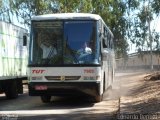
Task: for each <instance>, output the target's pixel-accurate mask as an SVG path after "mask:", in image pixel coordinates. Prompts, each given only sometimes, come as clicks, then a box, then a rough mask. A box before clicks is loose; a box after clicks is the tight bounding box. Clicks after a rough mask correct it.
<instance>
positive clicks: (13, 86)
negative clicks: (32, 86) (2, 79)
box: [5, 80, 18, 99]
mask: <svg viewBox="0 0 160 120" xmlns="http://www.w3.org/2000/svg"><path fill="white" fill-rule="evenodd" d="M5 94H6V97H7V99H14V98H17V97H18V90H17V83H16V80H13V81H8V84H7V85H6V90H5Z"/></svg>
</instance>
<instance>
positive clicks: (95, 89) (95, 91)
mask: <svg viewBox="0 0 160 120" xmlns="http://www.w3.org/2000/svg"><path fill="white" fill-rule="evenodd" d="M28 86H29V95H30V96H43V95H49V96H68V95H76V96H78V95H91V96H96V95H100V81H95V82H30V83H29V85H28ZM36 86H46V88H47V89H45V90H36V89H35V87H36Z"/></svg>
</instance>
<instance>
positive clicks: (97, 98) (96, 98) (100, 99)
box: [94, 95, 103, 103]
mask: <svg viewBox="0 0 160 120" xmlns="http://www.w3.org/2000/svg"><path fill="white" fill-rule="evenodd" d="M102 99H103V95H96V96H95V97H94V102H96V103H97V102H101V101H102Z"/></svg>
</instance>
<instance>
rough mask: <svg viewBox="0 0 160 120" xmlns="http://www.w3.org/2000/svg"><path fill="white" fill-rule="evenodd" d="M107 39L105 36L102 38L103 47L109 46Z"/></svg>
mask: <svg viewBox="0 0 160 120" xmlns="http://www.w3.org/2000/svg"><path fill="white" fill-rule="evenodd" d="M106 43H107V40H106V39H105V38H103V39H102V44H103V48H107V44H106Z"/></svg>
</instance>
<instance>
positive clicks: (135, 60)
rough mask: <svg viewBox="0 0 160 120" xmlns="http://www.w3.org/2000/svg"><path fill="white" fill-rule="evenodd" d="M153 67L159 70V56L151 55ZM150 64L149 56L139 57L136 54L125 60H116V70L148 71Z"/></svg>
mask: <svg viewBox="0 0 160 120" xmlns="http://www.w3.org/2000/svg"><path fill="white" fill-rule="evenodd" d="M152 61H153V67H154V69H160V54H153V59H152ZM150 64H151V56H150V54H148V53H147V54H144V55H143V56H140V55H138V54H134V55H129V57H128V58H127V59H124V58H120V59H116V65H117V69H139V68H142V69H149V68H150Z"/></svg>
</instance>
